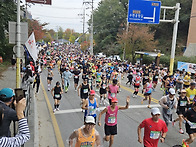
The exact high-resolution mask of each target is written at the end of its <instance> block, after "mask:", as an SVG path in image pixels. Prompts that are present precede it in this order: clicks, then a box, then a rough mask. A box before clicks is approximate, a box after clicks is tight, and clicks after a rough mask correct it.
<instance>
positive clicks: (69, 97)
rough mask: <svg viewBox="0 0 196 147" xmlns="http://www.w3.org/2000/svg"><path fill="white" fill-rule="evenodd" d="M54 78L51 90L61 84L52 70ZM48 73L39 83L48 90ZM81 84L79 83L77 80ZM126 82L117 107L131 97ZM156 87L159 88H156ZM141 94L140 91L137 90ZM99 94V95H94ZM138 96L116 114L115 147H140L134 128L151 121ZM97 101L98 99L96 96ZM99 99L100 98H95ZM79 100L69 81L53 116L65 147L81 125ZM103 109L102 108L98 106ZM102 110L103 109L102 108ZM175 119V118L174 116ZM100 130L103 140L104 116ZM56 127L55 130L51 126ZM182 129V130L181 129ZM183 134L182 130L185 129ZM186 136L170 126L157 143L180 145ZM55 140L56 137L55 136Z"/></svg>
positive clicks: (157, 96) (166, 146) (164, 146)
mask: <svg viewBox="0 0 196 147" xmlns="http://www.w3.org/2000/svg"><path fill="white" fill-rule="evenodd" d="M53 72H54V75H55V76H54V77H53V81H52V87H53V86H55V83H56V81H60V74H59V73H58V71H57V69H56V68H55V69H54V70H53ZM46 75H47V70H44V71H43V73H42V75H41V77H42V83H43V85H44V87H45V89H46V90H47V81H46V78H47V77H46ZM80 82H82V79H81V78H80ZM125 82H126V80H125V79H124V80H122V86H121V92H120V93H119V94H118V95H117V98H118V99H119V105H125V101H126V96H127V95H129V96H131V95H132V94H131V92H133V87H128V86H126V84H125ZM157 87H159V85H158V86H157ZM140 91H141V88H140ZM46 93H47V95H48V98H49V102H50V104H51V106H53V104H54V100H53V98H52V95H51V93H50V91H46ZM97 94H98V93H97ZM140 96H141V94H140V95H139V96H138V97H137V98H132V97H131V100H130V109H128V110H122V111H119V113H118V135H117V136H115V140H114V147H120V146H123V147H132V146H134V147H140V146H141V147H142V146H143V145H141V144H139V143H138V142H137V126H138V125H139V123H140V122H141V121H142V120H144V119H145V118H149V117H151V115H150V109H148V108H147V102H144V105H141V100H142V97H140ZM96 97H97V98H98V96H97V95H96ZM152 97H153V98H154V99H153V102H152V105H153V106H159V105H157V103H158V100H159V99H160V98H161V97H162V91H160V90H159V88H157V91H156V92H153V94H152ZM98 99H99V98H98ZM79 104H80V98H79V97H78V95H77V92H75V91H74V88H73V79H71V86H70V87H69V91H68V93H63V95H62V100H61V103H60V111H59V112H56V113H55V115H54V116H55V118H56V120H57V124H58V127H59V130H60V134H61V136H62V139H63V142H64V145H65V146H68V144H67V140H68V137H69V135H70V134H71V133H72V132H73V131H74V130H75V129H77V128H79V127H80V126H82V124H83V119H84V116H83V113H82V112H81V108H80V105H79ZM101 107H103V106H101ZM102 109H103V108H102ZM175 117H176V115H175ZM101 122H102V126H101V127H99V126H96V129H97V130H98V131H99V132H100V134H101V136H102V137H103V136H104V130H103V125H104V116H102V119H101ZM54 127H55V126H54ZM183 128H184V127H183ZM184 130H185V129H184ZM186 137H187V134H184V135H181V134H179V133H178V125H177V123H176V126H174V127H172V126H171V125H170V126H169V131H168V134H167V137H166V140H165V143H164V144H161V143H159V147H171V146H173V145H176V144H181V141H182V139H183V138H186ZM57 138H58V136H57ZM104 146H107V143H104ZM193 146H196V144H195V143H193V144H192V147H193Z"/></svg>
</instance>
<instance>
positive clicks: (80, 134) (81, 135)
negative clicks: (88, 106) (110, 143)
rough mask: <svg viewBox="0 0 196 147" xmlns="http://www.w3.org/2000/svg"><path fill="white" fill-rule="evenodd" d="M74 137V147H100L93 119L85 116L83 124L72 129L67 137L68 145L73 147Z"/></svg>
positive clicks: (99, 139)
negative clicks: (74, 129) (76, 128)
mask: <svg viewBox="0 0 196 147" xmlns="http://www.w3.org/2000/svg"><path fill="white" fill-rule="evenodd" d="M74 139H76V143H75V147H87V146H88V147H95V146H96V147H100V146H101V138H100V135H99V132H98V131H97V130H96V129H95V119H94V117H92V116H87V117H86V119H85V123H84V126H82V127H81V128H79V129H78V130H76V131H74V132H73V133H72V134H71V135H70V137H69V146H70V147H73V142H74V141H73V140H74Z"/></svg>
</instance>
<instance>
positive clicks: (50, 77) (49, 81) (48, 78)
mask: <svg viewBox="0 0 196 147" xmlns="http://www.w3.org/2000/svg"><path fill="white" fill-rule="evenodd" d="M53 76H54V74H53V72H52V69H51V68H50V67H49V68H48V76H47V83H48V91H50V86H51V82H52V79H53V78H52V77H53Z"/></svg>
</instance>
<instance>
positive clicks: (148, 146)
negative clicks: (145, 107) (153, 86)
mask: <svg viewBox="0 0 196 147" xmlns="http://www.w3.org/2000/svg"><path fill="white" fill-rule="evenodd" d="M160 114H161V112H160V110H159V109H158V108H152V109H151V115H152V117H151V118H147V119H145V120H143V121H142V123H141V124H140V125H139V126H138V129H137V134H138V142H139V143H142V137H141V130H142V128H144V138H143V144H144V147H158V142H159V139H160V141H161V143H163V142H164V141H165V137H166V134H167V131H168V129H167V126H166V124H165V122H164V121H163V120H161V119H160Z"/></svg>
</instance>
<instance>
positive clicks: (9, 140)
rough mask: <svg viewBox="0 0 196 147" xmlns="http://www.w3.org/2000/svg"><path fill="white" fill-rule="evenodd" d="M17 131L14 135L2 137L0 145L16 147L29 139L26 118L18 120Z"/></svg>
mask: <svg viewBox="0 0 196 147" xmlns="http://www.w3.org/2000/svg"><path fill="white" fill-rule="evenodd" d="M18 129H19V132H18V134H17V135H16V136H15V137H3V138H1V139H0V145H1V146H11V147H17V146H21V145H23V144H24V143H25V142H27V141H28V140H29V139H30V132H29V127H28V125H27V119H25V118H24V119H21V120H19V121H18Z"/></svg>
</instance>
